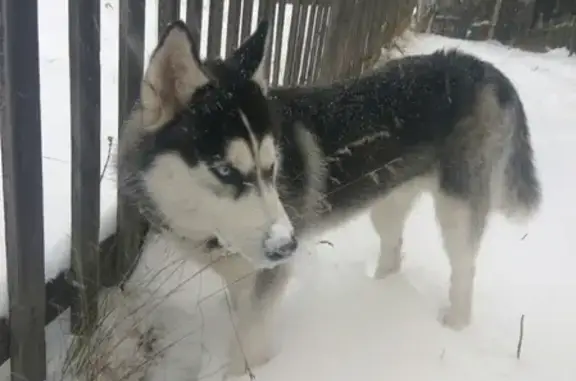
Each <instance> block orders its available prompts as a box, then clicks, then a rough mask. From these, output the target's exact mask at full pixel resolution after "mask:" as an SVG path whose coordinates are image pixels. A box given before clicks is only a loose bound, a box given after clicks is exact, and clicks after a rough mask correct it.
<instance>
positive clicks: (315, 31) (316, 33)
mask: <svg viewBox="0 0 576 381" xmlns="http://www.w3.org/2000/svg"><path fill="white" fill-rule="evenodd" d="M312 9H314V13H313V15H314V20H313V22H310V30H311V31H312V37H313V39H312V43H311V45H310V55H309V57H308V67H307V68H306V83H307V84H310V83H311V81H312V73H313V72H314V60H315V59H316V50H317V49H318V44H320V38H319V37H320V22H321V18H322V8H321V7H320V5H318V4H315V5H313V6H312Z"/></svg>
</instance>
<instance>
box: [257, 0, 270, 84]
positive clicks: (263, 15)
mask: <svg viewBox="0 0 576 381" xmlns="http://www.w3.org/2000/svg"><path fill="white" fill-rule="evenodd" d="M262 20H268V23H269V24H268V49H267V51H266V56H265V57H264V73H265V78H266V80H267V81H268V83H270V80H271V76H270V74H271V72H270V61H272V49H271V47H272V42H273V41H272V31H273V28H274V0H260V4H259V8H258V22H260V21H262Z"/></svg>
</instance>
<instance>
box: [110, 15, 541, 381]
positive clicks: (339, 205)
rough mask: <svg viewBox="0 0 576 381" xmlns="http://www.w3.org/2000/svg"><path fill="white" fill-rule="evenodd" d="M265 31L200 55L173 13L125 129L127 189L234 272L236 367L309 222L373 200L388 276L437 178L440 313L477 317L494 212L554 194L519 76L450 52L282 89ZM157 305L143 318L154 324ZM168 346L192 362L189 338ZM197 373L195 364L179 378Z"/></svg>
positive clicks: (198, 251) (262, 354)
mask: <svg viewBox="0 0 576 381" xmlns="http://www.w3.org/2000/svg"><path fill="white" fill-rule="evenodd" d="M266 40H267V23H266V22H262V23H261V24H260V25H259V26H258V28H257V29H256V31H255V33H254V34H253V35H252V36H251V37H250V38H249V39H248V40H247V41H246V42H245V43H244V44H243V45H242V46H241V47H239V48H238V49H237V50H236V51H235V52H234V53H233V54H232V55H231V57H229V58H227V59H226V60H219V61H213V62H207V63H201V62H200V60H199V59H198V57H197V56H196V54H195V52H196V49H195V48H194V43H193V41H192V39H191V38H190V34H189V32H188V31H187V29H186V26H185V25H184V24H183V23H181V22H176V23H174V24H172V25H171V26H170V27H169V28H168V30H167V31H166V33H165V35H164V36H163V37H162V38H161V39H160V42H159V44H158V47H157V48H156V50H155V52H154V54H153V56H152V57H151V60H150V63H149V65H148V68H147V71H146V74H145V77H144V81H143V83H142V90H141V97H140V103H139V104H138V105H137V106H136V108H135V109H134V111H133V113H132V115H131V118H130V120H129V121H128V123H127V124H126V127H125V129H124V132H123V134H122V136H121V137H120V147H119V157H118V171H119V179H120V186H121V189H122V191H123V193H124V194H125V195H126V196H127V197H129V198H130V199H132V200H133V201H134V202H136V203H137V204H138V205H139V207H140V210H141V212H142V214H143V215H144V216H145V217H146V218H147V220H148V221H149V222H150V225H151V227H152V228H155V229H156V231H157V232H158V233H159V234H160V235H161V236H162V237H163V238H164V239H165V240H166V241H168V242H170V243H171V244H172V245H173V246H174V247H177V248H178V249H179V252H180V254H179V255H180V257H181V258H184V259H191V260H193V261H195V262H198V263H203V264H213V268H214V269H215V270H216V271H217V272H218V273H219V274H220V275H222V277H223V278H224V280H225V281H226V282H227V283H228V284H229V286H230V289H231V291H232V296H233V299H234V302H235V303H234V305H235V307H236V310H237V312H238V319H239V320H238V332H239V336H240V342H241V343H242V344H243V346H244V348H243V349H244V351H241V350H240V349H239V348H238V346H237V345H236V346H233V348H232V354H231V355H232V365H231V366H232V368H231V372H240V373H242V372H243V371H244V357H243V355H242V353H246V359H247V361H248V363H249V365H258V364H260V363H263V362H265V361H266V360H267V359H268V358H269V356H270V355H271V353H270V349H269V348H268V345H269V337H268V336H267V335H268V334H267V332H268V330H269V328H270V327H269V320H270V319H269V317H268V315H269V313H270V312H271V311H272V307H273V306H274V305H275V302H276V301H277V300H278V298H279V296H280V295H281V292H282V290H283V287H284V285H285V283H286V281H287V279H288V277H289V275H290V261H289V259H290V257H291V256H293V254H294V253H295V252H296V251H297V248H298V241H297V239H298V238H296V237H300V236H302V235H306V234H315V233H318V232H320V231H322V230H325V229H328V228H330V227H332V226H335V225H336V224H339V223H341V222H343V221H346V220H347V219H349V218H350V217H352V216H354V215H357V214H359V213H361V212H364V211H366V210H371V216H372V221H373V223H374V226H375V227H376V230H377V232H378V233H379V235H380V238H381V256H380V260H379V265H378V269H377V276H379V277H382V276H385V275H386V274H390V273H392V272H395V271H398V269H399V268H400V258H401V256H400V249H401V242H402V230H403V224H404V221H405V219H406V217H407V215H408V212H409V211H410V208H411V205H412V203H413V201H414V200H415V199H416V197H417V196H418V195H419V194H420V193H422V192H425V191H428V192H431V193H432V194H433V196H434V201H435V207H436V216H437V220H438V223H439V225H440V227H441V230H442V235H443V239H444V245H445V249H446V252H447V254H448V258H449V260H450V264H451V268H452V274H451V279H450V292H449V294H450V295H449V299H450V305H449V308H448V309H447V310H446V312H445V313H444V315H443V318H442V320H443V322H444V323H445V324H446V325H448V326H450V327H453V328H461V327H464V326H466V325H467V324H468V323H469V321H470V319H471V310H472V295H473V283H474V272H475V258H476V255H477V252H478V248H479V244H480V240H481V238H482V233H483V230H484V227H485V224H486V219H487V216H488V213H489V212H490V211H493V210H496V211H501V212H504V213H505V214H506V215H507V216H511V217H512V216H520V217H527V216H529V215H530V214H531V213H532V212H534V211H535V210H536V209H537V207H538V205H539V203H540V186H539V182H538V179H537V176H536V171H535V168H534V165H533V153H532V148H531V145H530V137H529V131H528V127H527V123H526V117H525V114H524V111H523V107H522V103H521V101H520V99H519V97H518V94H517V92H516V90H515V89H514V87H513V85H512V84H511V83H510V81H509V80H508V79H507V78H506V77H505V76H504V75H503V74H502V73H501V72H500V71H499V70H497V69H496V68H495V67H494V66H492V65H490V64H488V63H486V62H483V61H481V60H479V59H477V58H474V57H472V56H469V55H466V54H463V53H460V52H457V51H447V52H440V51H439V52H436V53H434V54H431V55H421V56H411V57H407V58H403V59H400V60H395V61H392V62H390V63H388V64H387V65H385V66H383V67H382V68H381V69H378V70H377V71H374V72H372V73H370V74H368V75H365V76H363V77H361V78H357V79H353V80H348V81H344V82H340V83H336V84H333V85H329V86H324V87H308V88H285V89H283V88H278V89H270V90H268V89H267V87H266V83H265V80H264V78H263V75H262V72H263V70H262V61H263V57H264V54H265V50H266V47H267V43H266ZM151 255H152V254H146V253H145V254H144V258H142V259H141V263H140V264H139V265H138V268H137V269H136V272H135V275H133V276H132V278H131V280H130V281H129V282H128V285H127V289H129V288H130V284H132V285H135V284H136V280H137V279H140V278H141V277H142V276H143V275H142V270H141V269H142V268H143V267H144V266H145V263H148V262H149V261H151V259H150V258H152V257H151ZM143 263H144V264H143ZM182 266H185V264H183V265H182ZM139 269H140V270H139ZM254 270H257V273H256V274H255V276H253V277H246V278H244V276H243V275H245V274H250V273H251V272H253V271H254ZM135 279H136V280H135ZM238 279H242V281H238ZM134 287H135V286H134ZM246 291H247V292H246ZM123 303H126V302H123ZM178 303H179V304H178ZM185 304H186V303H185V302H184V301H180V302H175V309H185V308H186V306H185ZM154 316H155V315H153V314H152V315H148V316H147V318H148V319H147V322H148V323H147V324H148V326H146V327H147V328H146V327H144V328H145V329H143V330H140V332H145V333H146V334H148V333H150V332H152V333H153V332H154V330H155V328H156V327H157V325H158V324H159V323H158V321H155V320H154ZM182 316H183V317H182V318H181V319H180V321H181V323H184V324H185V323H186V319H189V315H186V314H182ZM170 319H171V320H170V324H172V323H174V322H175V321H176V320H178V318H177V317H175V315H171V317H170ZM164 328H166V327H164ZM156 331H158V332H159V330H156ZM141 335H144V334H141ZM149 341H150V340H149ZM159 341H162V338H159V337H156V338H155V340H153V342H154V343H155V344H157V343H158V342H159ZM134 345H136V344H134ZM139 348H140V347H139ZM170 356H175V357H176V358H178V359H179V361H176V363H177V364H180V365H182V364H186V361H190V359H189V356H190V355H189V354H188V353H183V351H182V350H172V351H171V353H170V354H166V355H165V356H164V357H165V358H168V357H170ZM184 368H185V367H184ZM146 376H147V378H146V379H150V380H156V379H157V378H155V377H158V375H157V374H156V373H154V370H148V373H146ZM180 377H181V378H180ZM186 377H189V374H188V373H187V371H186V370H185V369H184V370H183V371H182V374H180V373H176V375H174V374H173V375H172V376H171V378H170V379H171V380H174V381H176V380H180V379H186Z"/></svg>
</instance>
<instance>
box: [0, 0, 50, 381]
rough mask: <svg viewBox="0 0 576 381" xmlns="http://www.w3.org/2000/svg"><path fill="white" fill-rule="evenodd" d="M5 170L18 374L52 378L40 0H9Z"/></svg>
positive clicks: (39, 380)
mask: <svg viewBox="0 0 576 381" xmlns="http://www.w3.org/2000/svg"><path fill="white" fill-rule="evenodd" d="M1 6H2V8H1V10H0V11H1V21H0V22H1V24H2V25H1V29H0V33H1V36H0V39H1V42H2V44H1V46H2V56H3V57H2V70H1V73H2V76H1V81H2V83H1V84H0V91H2V93H1V95H2V99H1V100H2V123H1V139H2V175H3V179H4V184H3V188H4V189H3V190H4V221H5V226H6V236H5V239H6V265H7V267H6V270H7V271H6V272H7V281H8V296H9V311H10V322H9V325H10V365H11V371H12V376H11V379H12V380H28V381H44V380H45V379H46V345H45V337H44V318H45V300H46V296H45V284H44V224H43V211H44V207H43V196H42V140H41V139H42V138H41V121H40V74H39V73H40V70H39V66H38V3H37V1H36V0H30V1H26V2H23V1H20V0H2V3H1Z"/></svg>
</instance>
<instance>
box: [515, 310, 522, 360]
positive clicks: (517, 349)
mask: <svg viewBox="0 0 576 381" xmlns="http://www.w3.org/2000/svg"><path fill="white" fill-rule="evenodd" d="M523 341H524V315H522V316H521V317H520V336H519V337H518V345H517V346H516V358H517V359H518V360H519V359H520V355H521V353H522V342H523Z"/></svg>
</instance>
